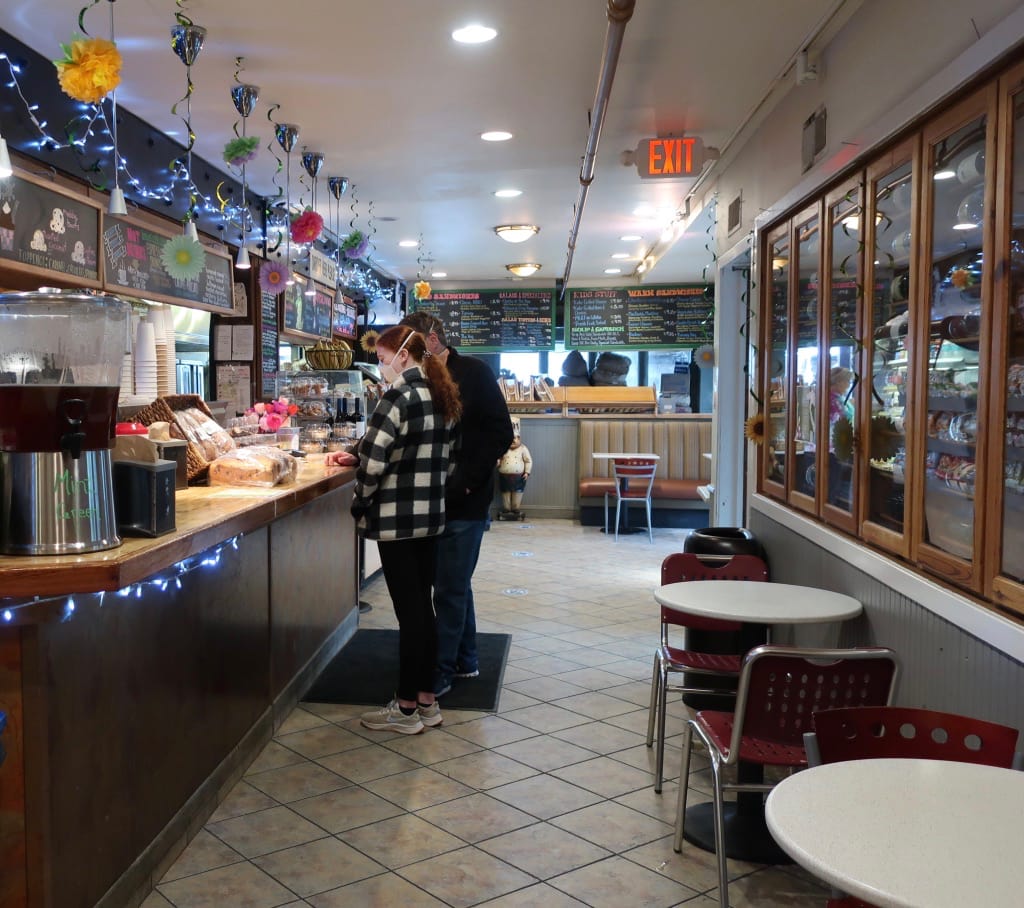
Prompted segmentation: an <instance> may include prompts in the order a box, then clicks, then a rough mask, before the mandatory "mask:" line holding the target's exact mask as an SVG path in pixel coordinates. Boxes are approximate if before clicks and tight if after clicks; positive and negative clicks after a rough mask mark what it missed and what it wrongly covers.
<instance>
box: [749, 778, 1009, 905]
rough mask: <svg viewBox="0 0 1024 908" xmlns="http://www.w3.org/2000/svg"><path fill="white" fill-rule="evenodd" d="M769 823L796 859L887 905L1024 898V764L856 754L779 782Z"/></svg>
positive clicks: (845, 887) (830, 880)
mask: <svg viewBox="0 0 1024 908" xmlns="http://www.w3.org/2000/svg"><path fill="white" fill-rule="evenodd" d="M765 816H766V818H767V820H768V828H769V829H770V830H771V832H772V835H773V836H774V837H775V840H776V841H777V842H778V843H779V844H780V845H781V846H782V847H783V848H784V849H785V851H786V852H787V853H788V854H789V855H790V857H792V858H793V859H794V860H795V861H796V862H797V863H798V864H800V865H801V866H802V867H804V868H805V869H807V870H809V871H810V872H811V873H813V874H814V875H815V876H817V877H819V878H820V879H822V880H825V881H826V882H828V883H831V884H832V885H834V886H838V887H839V888H840V889H842V890H843V891H844V892H846V893H848V894H850V895H855V896H857V897H858V898H862V899H865V900H866V901H868V902H870V903H871V904H873V905H878V906H880V908H964V906H965V905H991V906H996V905H999V906H1004V905H1005V906H1009V905H1020V904H1022V903H1024V861H1022V860H1021V855H1020V828H1021V818H1022V817H1024V772H1017V771H1014V770H1010V769H997V768H994V767H991V766H976V765H974V764H971V763H947V762H944V761H938V760H852V761H849V762H845V763H830V764H828V765H826V766H819V767H815V768H814V769H809V770H806V771H804V772H799V773H797V774H796V775H794V776H790V777H789V778H788V779H785V780H784V781H782V782H780V783H779V784H778V785H777V786H776V787H775V788H774V789H773V790H772V792H771V794H770V795H769V796H768V802H767V805H766V807H765Z"/></svg>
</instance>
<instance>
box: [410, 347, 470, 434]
mask: <svg viewBox="0 0 1024 908" xmlns="http://www.w3.org/2000/svg"><path fill="white" fill-rule="evenodd" d="M420 366H422V367H423V372H424V373H425V374H426V376H427V384H428V385H430V396H431V397H432V398H433V399H434V407H435V408H436V409H437V411H438V412H439V413H440V414H441V417H442V418H443V419H444V421H445V423H446V424H448V423H455V422H458V421H459V419H460V418H461V417H462V400H461V399H460V398H459V386H458V385H456V384H455V382H454V381H452V377H451V374H450V373H449V372H448V367H447V366H446V365H445V364H444V363H442V362H441V361H440V360H439V359H438V358H437V357H436V356H431V355H430V354H429V353H428V354H427V355H426V356H424V357H423V361H422V362H421V363H420Z"/></svg>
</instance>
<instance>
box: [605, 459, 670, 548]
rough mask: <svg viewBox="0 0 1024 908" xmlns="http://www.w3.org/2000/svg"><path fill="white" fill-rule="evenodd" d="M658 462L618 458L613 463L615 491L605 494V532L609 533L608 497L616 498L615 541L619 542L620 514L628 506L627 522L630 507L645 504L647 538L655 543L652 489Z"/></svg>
mask: <svg viewBox="0 0 1024 908" xmlns="http://www.w3.org/2000/svg"><path fill="white" fill-rule="evenodd" d="M657 470H658V462H657V461H656V460H651V459H650V458H649V457H616V458H615V459H614V460H613V461H612V476H613V477H614V478H615V489H614V490H613V491H611V492H605V493H604V531H605V533H607V532H608V496H609V495H614V496H615V541H616V542H618V540H619V514H620V513H621V510H622V506H623V505H625V506H626V520H627V521H628V520H629V505H630V504H637V503H641V502H642V503H643V505H644V509H645V510H646V512H647V536H648V538H649V539H650V541H651V542H654V530H653V529H652V528H651V489H653V488H654V474H655V473H656V472H657Z"/></svg>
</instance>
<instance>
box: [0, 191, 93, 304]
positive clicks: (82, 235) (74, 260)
mask: <svg viewBox="0 0 1024 908" xmlns="http://www.w3.org/2000/svg"><path fill="white" fill-rule="evenodd" d="M99 236H100V214H99V208H97V207H94V206H93V205H90V204H89V203H88V202H86V201H84V200H81V199H75V198H71V197H70V196H66V195H63V194H62V193H59V192H55V191H54V190H52V189H50V188H49V187H46V186H41V185H39V184H38V183H33V182H30V181H29V180H26V179H23V178H22V177H17V176H15V177H11V178H10V179H7V180H0V259H6V260H8V261H12V262H17V263H18V264H20V265H25V266H28V269H30V270H32V271H36V270H39V271H48V272H57V273H60V274H66V275H69V276H70V277H73V278H75V279H76V280H79V281H81V282H82V283H83V284H93V285H95V286H99V279H100V273H99V264H98V251H97V250H98V247H99Z"/></svg>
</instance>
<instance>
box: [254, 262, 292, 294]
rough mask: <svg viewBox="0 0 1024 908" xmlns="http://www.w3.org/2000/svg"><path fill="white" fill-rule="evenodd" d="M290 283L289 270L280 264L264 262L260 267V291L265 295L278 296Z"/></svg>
mask: <svg viewBox="0 0 1024 908" xmlns="http://www.w3.org/2000/svg"><path fill="white" fill-rule="evenodd" d="M287 283H288V269H287V268H285V267H284V265H282V264H281V263H280V262H264V263H263V264H262V265H260V289H261V290H262V291H263V292H264V293H271V294H274V295H276V294H278V293H280V292H281V291H282V290H284V288H285V285H286V284H287Z"/></svg>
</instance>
